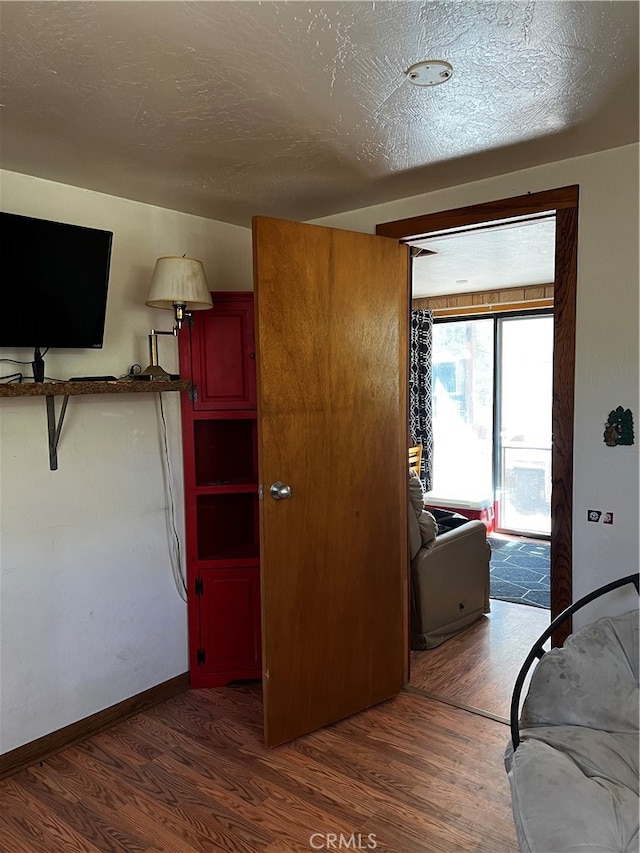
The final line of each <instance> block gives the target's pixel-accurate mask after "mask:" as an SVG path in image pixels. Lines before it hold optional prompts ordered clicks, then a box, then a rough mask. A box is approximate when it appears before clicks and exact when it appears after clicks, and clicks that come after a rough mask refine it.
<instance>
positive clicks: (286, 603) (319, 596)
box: [253, 217, 409, 746]
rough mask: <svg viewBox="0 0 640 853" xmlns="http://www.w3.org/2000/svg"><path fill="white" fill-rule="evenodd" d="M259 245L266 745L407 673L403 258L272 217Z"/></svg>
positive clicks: (325, 719)
mask: <svg viewBox="0 0 640 853" xmlns="http://www.w3.org/2000/svg"><path fill="white" fill-rule="evenodd" d="M253 241H254V278H255V281H254V287H255V295H256V331H257V336H258V339H257V348H256V352H257V368H258V411H259V421H258V447H259V477H260V482H261V483H262V484H263V487H264V497H263V500H262V501H261V502H260V548H261V567H262V569H261V571H262V642H263V692H264V724H265V725H264V731H265V743H266V744H267V746H273V745H275V744H278V743H282V742H284V741H287V740H291V739H293V738H295V737H298V736H299V735H302V734H305V733H307V732H310V731H313V730H314V729H317V728H320V727H321V726H324V725H326V724H328V723H331V722H333V721H335V720H338V719H341V718H342V717H345V716H348V715H349V714H353V713H355V712H357V711H360V710H363V709H365V708H367V707H369V706H371V705H374V704H376V703H377V702H380V701H382V700H384V699H387V698H389V697H390V696H392V695H394V694H395V693H397V692H398V691H399V690H400V688H401V687H402V685H403V683H404V681H405V680H406V674H407V666H408V629H407V621H408V606H407V587H408V546H407V455H406V454H407V410H408V401H407V373H408V367H407V353H408V340H407V337H408V328H409V323H408V316H409V261H408V250H407V248H406V247H405V246H401V245H400V244H399V243H398V242H397V241H396V240H392V239H387V238H380V237H375V236H373V235H368V234H354V233H351V232H347V231H341V230H336V229H331V228H320V227H318V226H314V225H303V224H300V223H296V222H286V221H282V220H274V219H266V218H263V217H256V218H255V219H254V222H253ZM276 482H280V483H283V484H284V485H285V486H288V487H290V489H291V497H290V498H289V499H284V500H274V499H273V498H272V497H271V496H270V487H271V485H272V484H274V483H276Z"/></svg>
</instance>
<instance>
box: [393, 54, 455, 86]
mask: <svg viewBox="0 0 640 853" xmlns="http://www.w3.org/2000/svg"><path fill="white" fill-rule="evenodd" d="M404 73H405V77H406V78H407V80H408V81H409V82H410V83H413V85H414V86H437V85H438V83H444V82H446V81H447V80H448V79H449V78H450V77H451V75H452V74H453V66H452V65H450V64H449V63H448V62H445V61H444V59H427V60H425V61H424V62H416V64H415V65H412V66H411V68H407V70H406V71H405V72H404Z"/></svg>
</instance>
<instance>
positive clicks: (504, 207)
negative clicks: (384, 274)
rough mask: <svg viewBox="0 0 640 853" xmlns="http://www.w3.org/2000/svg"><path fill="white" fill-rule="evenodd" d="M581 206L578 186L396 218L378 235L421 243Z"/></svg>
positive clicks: (385, 225) (383, 226) (380, 229)
mask: <svg viewBox="0 0 640 853" xmlns="http://www.w3.org/2000/svg"><path fill="white" fill-rule="evenodd" d="M577 204H578V187H577V186H575V185H574V186H569V187H560V188H559V189H554V190H544V191H543V192H539V193H527V195H519V196H514V197H513V198H503V199H498V200H497V201H490V202H486V203H485V204H475V205H471V206H469V207H458V208H454V209H453V210H445V211H442V212H441V213H427V214H425V215H424V216H412V217H410V218H409V219H396V220H394V221H393V222H382V223H381V224H380V225H376V234H379V235H380V236H382V237H395V238H396V239H397V240H405V241H407V240H408V238H411V240H418V239H420V238H421V237H426V236H427V234H429V233H430V232H432V231H443V230H445V229H450V228H461V227H463V226H465V225H477V224H480V223H482V222H488V221H490V220H492V219H508V218H510V217H512V216H527V215H531V214H534V213H544V212H545V211H547V210H548V211H553V210H563V209H564V208H573V207H576V206H577Z"/></svg>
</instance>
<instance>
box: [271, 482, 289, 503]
mask: <svg viewBox="0 0 640 853" xmlns="http://www.w3.org/2000/svg"><path fill="white" fill-rule="evenodd" d="M269 494H270V495H271V497H272V498H273V499H274V501H286V500H288V499H289V498H290V497H291V486H285V484H284V483H281V482H280V481H279V480H278V482H277V483H274V484H273V485H272V486H271V488H270V489H269Z"/></svg>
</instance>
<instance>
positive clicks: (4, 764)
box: [0, 672, 189, 779]
mask: <svg viewBox="0 0 640 853" xmlns="http://www.w3.org/2000/svg"><path fill="white" fill-rule="evenodd" d="M188 688H189V673H188V672H183V673H182V674H181V675H177V676H176V677H175V678H171V679H169V681H164V682H163V683H162V684H157V685H156V686H155V687H150V688H149V690H144V691H143V692H142V693H138V694H137V695H136V696H131V697H130V698H129V699H124V700H123V701H122V702H118V704H117V705H112V706H111V707H110V708H105V709H104V711H98V713H97V714H92V715H91V716H90V717H85V718H84V719H83V720H78V722H76V723H71V725H69V726H65V727H64V728H62V729H58V730H57V731H55V732H50V734H48V735H44V736H43V737H41V738H38V739H37V740H34V741H31V742H30V743H25V744H24V745H23V746H19V747H17V748H16V749H12V750H11V751H10V752H5V753H4V755H2V756H0V779H4V778H5V777H7V776H10V775H11V774H12V773H16V772H17V771H18V770H22V769H23V768H24V767H29V766H30V765H32V764H35V763H36V762H38V761H43V760H44V759H45V758H48V757H49V756H50V755H53V754H54V753H56V752H60V750H62V749H66V748H67V747H69V746H73V744H75V743H79V742H80V741H82V740H86V738H89V737H92V736H93V735H96V734H98V732H101V731H103V730H104V729H107V728H110V727H111V726H114V725H116V723H121V722H122V721H123V720H126V719H127V718H128V717H132V716H134V714H139V713H140V712H141V711H144V710H146V709H147V708H150V707H151V706H152V705H157V704H158V702H164V701H165V700H167V699H171V697H172V696H177V695H178V693H183V692H184V691H185V690H187V689H188Z"/></svg>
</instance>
